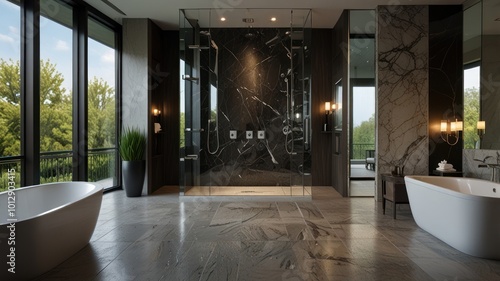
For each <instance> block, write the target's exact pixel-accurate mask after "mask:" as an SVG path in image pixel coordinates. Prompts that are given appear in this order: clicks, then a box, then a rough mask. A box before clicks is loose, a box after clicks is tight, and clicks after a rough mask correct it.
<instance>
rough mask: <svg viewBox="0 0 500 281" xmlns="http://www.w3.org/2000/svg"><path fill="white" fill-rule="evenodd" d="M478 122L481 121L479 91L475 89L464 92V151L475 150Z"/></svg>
mask: <svg viewBox="0 0 500 281" xmlns="http://www.w3.org/2000/svg"><path fill="white" fill-rule="evenodd" d="M477 121H479V90H478V89H477V88H476V87H474V88H472V89H465V91H464V131H463V139H464V149H474V148H475V147H476V141H477V140H478V139H479V137H478V135H477V129H476V127H477Z"/></svg>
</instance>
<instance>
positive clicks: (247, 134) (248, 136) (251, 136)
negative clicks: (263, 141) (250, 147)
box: [246, 131, 253, 140]
mask: <svg viewBox="0 0 500 281" xmlns="http://www.w3.org/2000/svg"><path fill="white" fill-rule="evenodd" d="M246 136H247V140H251V139H253V131H247V133H246Z"/></svg>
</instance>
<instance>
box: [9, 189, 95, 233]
mask: <svg viewBox="0 0 500 281" xmlns="http://www.w3.org/2000/svg"><path fill="white" fill-rule="evenodd" d="M75 183H76V184H86V185H91V186H92V187H93V188H92V189H91V190H90V191H89V192H87V193H85V194H84V195H83V196H82V197H81V198H80V199H79V200H78V201H80V200H83V199H86V198H88V197H91V196H93V195H95V194H97V193H99V192H103V187H102V186H98V185H96V184H93V183H91V182H86V181H62V182H49V183H42V184H37V185H30V186H25V187H20V188H16V189H14V190H13V191H14V192H17V191H19V190H28V189H31V188H39V187H42V186H47V185H63V184H75ZM11 191H12V190H11ZM8 192H9V190H6V191H2V192H0V195H2V194H4V193H8ZM78 201H71V202H68V203H66V204H62V205H59V206H57V207H55V208H52V209H50V210H47V211H45V212H42V213H39V214H36V215H34V216H31V217H28V218H25V219H22V220H18V221H15V222H14V223H20V222H26V221H30V220H34V219H36V218H39V217H41V216H44V215H47V214H48V213H52V212H56V211H58V210H60V209H63V208H65V207H67V206H70V205H72V204H74V203H75V202H78ZM10 223H12V222H6V223H0V227H2V226H6V225H9V224H10Z"/></svg>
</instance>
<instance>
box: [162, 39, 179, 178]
mask: <svg viewBox="0 0 500 281" xmlns="http://www.w3.org/2000/svg"><path fill="white" fill-rule="evenodd" d="M162 38H163V44H162V45H163V52H162V53H163V56H164V57H165V58H166V61H165V63H166V67H165V71H166V74H167V76H166V78H165V92H164V94H163V95H162V97H163V100H164V102H163V108H162V109H161V111H162V113H163V114H162V116H161V118H162V126H163V130H164V131H165V134H164V135H163V136H162V140H163V141H162V149H163V151H164V155H165V158H164V159H165V161H164V164H163V170H162V173H163V174H164V175H165V185H179V138H180V131H179V130H180V128H179V122H180V115H179V114H180V108H179V107H180V105H179V103H180V100H179V87H180V85H179V83H180V82H179V31H163V36H162Z"/></svg>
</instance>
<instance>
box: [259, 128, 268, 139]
mask: <svg viewBox="0 0 500 281" xmlns="http://www.w3.org/2000/svg"><path fill="white" fill-rule="evenodd" d="M257 138H258V139H259V140H263V139H265V138H266V131H264V130H260V131H257Z"/></svg>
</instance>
